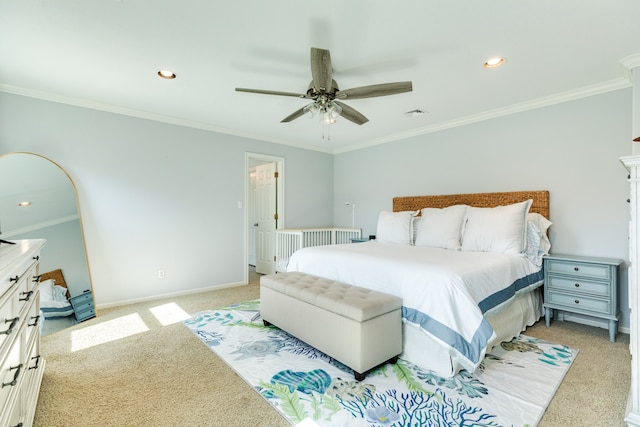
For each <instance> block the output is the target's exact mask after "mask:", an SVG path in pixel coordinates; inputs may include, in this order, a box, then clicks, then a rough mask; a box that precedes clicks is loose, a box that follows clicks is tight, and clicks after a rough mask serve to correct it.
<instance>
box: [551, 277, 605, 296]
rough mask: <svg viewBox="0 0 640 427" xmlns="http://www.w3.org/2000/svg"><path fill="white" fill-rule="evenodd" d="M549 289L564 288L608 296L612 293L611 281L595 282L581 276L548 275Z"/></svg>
mask: <svg viewBox="0 0 640 427" xmlns="http://www.w3.org/2000/svg"><path fill="white" fill-rule="evenodd" d="M547 286H548V288H549V290H562V291H571V292H580V293H589V294H591V295H600V296H603V297H608V296H609V295H610V293H611V283H610V282H594V281H591V280H583V279H582V278H580V277H562V276H551V275H550V276H547Z"/></svg>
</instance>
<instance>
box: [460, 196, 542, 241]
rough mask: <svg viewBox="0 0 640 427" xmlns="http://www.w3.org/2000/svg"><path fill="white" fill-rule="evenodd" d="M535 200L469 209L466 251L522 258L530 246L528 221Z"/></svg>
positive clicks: (465, 236)
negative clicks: (527, 243) (528, 241)
mask: <svg viewBox="0 0 640 427" xmlns="http://www.w3.org/2000/svg"><path fill="white" fill-rule="evenodd" d="M531 202H532V200H531V199H529V200H527V201H524V202H520V203H514V204H512V205H506V206H497V207H495V208H476V207H472V206H470V207H469V208H468V209H467V221H466V223H465V226H464V227H465V228H464V232H463V234H462V250H463V251H475V252H497V253H507V254H521V253H522V252H523V251H524V248H525V243H526V231H527V230H526V218H527V213H529V208H530V207H531Z"/></svg>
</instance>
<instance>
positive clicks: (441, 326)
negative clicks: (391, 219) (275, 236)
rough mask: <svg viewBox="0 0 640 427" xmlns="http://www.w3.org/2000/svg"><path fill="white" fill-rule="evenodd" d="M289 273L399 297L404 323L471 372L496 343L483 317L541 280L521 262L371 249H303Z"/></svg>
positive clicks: (397, 248) (526, 262) (494, 257)
mask: <svg viewBox="0 0 640 427" xmlns="http://www.w3.org/2000/svg"><path fill="white" fill-rule="evenodd" d="M287 271H302V272H305V273H308V274H313V275H316V276H320V277H325V278H328V279H332V280H337V281H340V282H344V283H348V284H351V285H356V286H361V287H364V288H368V289H372V290H377V291H381V292H386V293H389V294H393V295H397V296H399V297H401V298H402V300H403V308H402V317H403V321H405V322H410V323H413V324H414V325H416V326H418V325H419V327H420V328H421V330H423V331H424V332H425V333H427V334H430V335H431V336H432V337H433V338H435V339H436V341H438V342H440V343H442V345H444V346H446V347H447V348H448V352H449V354H450V356H451V358H452V359H453V360H455V361H456V362H458V363H459V364H460V365H461V366H462V367H464V368H465V369H467V370H468V371H469V372H473V371H474V370H475V368H476V367H477V366H478V365H479V364H480V362H481V361H482V359H483V358H484V355H485V352H486V349H487V344H488V343H489V342H490V341H491V340H492V339H493V338H494V335H495V334H494V331H493V329H492V328H491V326H490V325H489V323H488V322H487V321H486V320H485V318H484V314H487V313H489V312H493V311H496V310H500V309H501V308H502V307H505V306H506V305H508V304H509V302H510V301H511V300H512V299H513V298H514V297H515V295H516V294H518V293H521V292H528V291H531V290H533V289H535V288H537V287H538V286H540V285H541V284H542V279H543V275H542V271H541V269H540V268H539V267H536V266H535V265H534V264H533V263H531V262H530V261H529V260H528V259H527V258H525V257H521V256H516V255H507V254H494V253H486V252H464V251H451V250H446V249H437V248H430V247H417V246H408V245H393V244H385V243H378V242H375V241H371V242H366V243H357V244H346V245H332V246H316V247H309V248H304V249H301V250H299V251H297V252H295V253H294V254H293V255H292V256H291V259H290V260H289V264H288V266H287ZM425 351H428V349H425Z"/></svg>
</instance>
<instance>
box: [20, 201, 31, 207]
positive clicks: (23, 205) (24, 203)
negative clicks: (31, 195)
mask: <svg viewBox="0 0 640 427" xmlns="http://www.w3.org/2000/svg"><path fill="white" fill-rule="evenodd" d="M18 206H20V207H21V208H22V207H25V206H31V202H20V203H18Z"/></svg>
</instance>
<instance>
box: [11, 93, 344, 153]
mask: <svg viewBox="0 0 640 427" xmlns="http://www.w3.org/2000/svg"><path fill="white" fill-rule="evenodd" d="M0 92H6V93H10V94H13V95H20V96H25V97H27V98H36V99H42V100H44V101H50V102H56V103H59V104H65V105H72V106H75V107H81V108H88V109H91V110H98V111H105V112H108V113H114V114H120V115H123V116H130V117H136V118H139V119H146V120H152V121H155V122H161V123H168V124H173V125H176V126H183V127H188V128H192V129H200V130H206V131H210V132H216V133H220V134H224V135H233V136H238V137H241V138H249V139H255V140H257V141H262V142H272V143H274V144H280V145H289V146H292V147H297V148H304V149H307V150H309V149H311V150H314V151H321V152H325V153H328V154H332V153H331V151H330V150H329V149H327V150H323V149H319V148H317V149H316V148H315V147H314V148H310V147H309V146H307V145H304V144H296V143H292V142H291V141H285V140H279V139H277V138H265V137H264V136H260V135H256V134H253V133H249V132H239V131H236V130H233V129H227V128H221V127H216V126H211V125H208V124H205V123H201V122H195V121H192V120H185V119H181V118H178V117H173V116H164V115H162V114H155V113H150V112H148V111H143V110H136V109H133V108H127V107H122V106H119V105H113V104H107V103H103V102H98V101H92V100H89V99H84V98H76V97H71V96H66V95H60V94H56V93H50V92H44V91H39V90H34V89H28V88H23V87H18V86H12V85H7V84H2V83H0Z"/></svg>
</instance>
